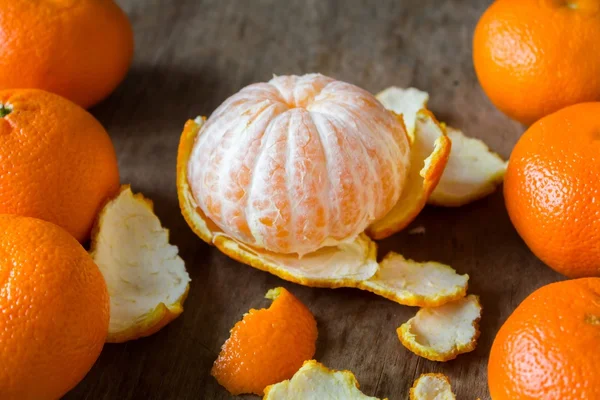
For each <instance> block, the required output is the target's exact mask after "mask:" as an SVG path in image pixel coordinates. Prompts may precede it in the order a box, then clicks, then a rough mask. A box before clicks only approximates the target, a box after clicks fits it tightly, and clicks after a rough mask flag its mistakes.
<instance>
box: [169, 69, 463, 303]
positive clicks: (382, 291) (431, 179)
mask: <svg viewBox="0 0 600 400" xmlns="http://www.w3.org/2000/svg"><path fill="white" fill-rule="evenodd" d="M317 78H318V79H322V78H323V77H321V76H320V75H316V76H313V75H309V76H305V77H302V78H299V77H287V78H286V79H291V80H294V79H296V80H304V81H307V82H308V81H310V79H317ZM327 79H329V78H327ZM304 81H303V82H304ZM305 83H306V82H305ZM305 83H304V85H305ZM265 85H266V84H265ZM258 87H262V86H261V85H259V86H258ZM342 87H346V86H345V85H342ZM250 88H252V86H251V87H250ZM255 89H256V88H254V89H252V90H255ZM244 90H248V91H251V90H250V89H249V88H246V89H244ZM244 90H242V92H240V93H243V92H244ZM297 90H299V91H300V92H302V90H306V88H305V87H304V86H302V85H300V88H298V89H297ZM352 90H354V89H352ZM356 90H358V91H359V93H361V96H366V97H367V94H365V93H363V92H361V91H360V89H356ZM317 98H319V97H318V96H317ZM229 101H230V100H228V101H227V102H229ZM240 101H242V102H243V101H245V100H240ZM369 101H374V102H377V100H372V99H370V98H369ZM227 102H226V103H227ZM357 104H358V105H360V104H362V103H360V102H357ZM369 104H370V103H369ZM346 107H348V109H350V110H352V109H353V107H355V106H354V105H352V104H350V103H349V104H347V105H346ZM384 111H385V110H384ZM311 112H313V111H311ZM344 112H345V111H344ZM378 112H379V111H378ZM390 114H391V115H392V116H393V117H394V118H395V119H396V120H397V121H399V122H400V127H402V129H403V125H402V122H401V121H402V118H401V116H398V115H394V114H393V113H390ZM244 118H245V117H244ZM217 119H218V118H217ZM415 121H416V124H415V125H416V126H415V136H416V137H417V138H416V140H415V142H414V143H412V147H411V150H410V151H411V153H412V154H411V156H410V158H411V159H412V160H413V161H414V162H413V163H412V165H410V166H406V167H407V170H408V171H407V176H406V183H405V184H404V185H403V188H402V194H401V196H400V199H399V201H398V203H397V204H396V205H394V206H393V207H392V209H391V210H390V211H389V212H388V213H387V214H386V215H385V216H383V217H382V218H381V219H380V220H379V221H377V224H376V225H372V227H371V228H370V229H368V231H367V233H369V234H372V235H373V236H376V237H385V236H388V235H391V234H393V233H394V232H397V231H398V230H400V229H402V228H404V227H405V226H406V225H408V224H409V223H410V222H411V221H412V220H413V219H414V218H415V217H416V216H417V214H418V213H419V211H420V210H421V209H422V208H423V207H424V206H425V202H426V200H427V196H428V195H429V194H430V192H431V190H432V189H433V188H434V187H435V183H436V182H437V179H438V178H439V176H440V175H441V174H442V172H443V168H444V165H445V163H446V161H447V158H448V154H449V152H450V141H449V140H448V139H447V138H446V135H445V132H444V130H443V128H442V127H441V126H440V125H439V124H438V123H437V121H436V120H435V117H434V116H433V115H432V114H431V113H429V112H427V111H423V113H419V118H416V116H415ZM205 123H206V122H205V119H204V118H200V117H198V118H196V119H195V120H190V121H188V122H187V123H186V125H185V128H184V130H183V133H182V135H181V140H180V142H179V152H178V156H177V193H178V197H179V204H180V207H181V211H182V214H183V216H184V217H185V220H186V221H187V223H188V224H189V226H190V227H191V228H192V230H193V231H194V232H195V233H196V234H197V235H198V236H199V237H200V238H201V239H202V240H204V241H205V242H207V243H209V244H212V245H215V246H216V247H217V248H218V249H219V250H221V251H222V252H223V253H225V254H227V255H228V256H230V257H232V258H234V259H236V260H238V261H240V262H242V263H245V264H248V265H251V266H253V267H255V268H258V269H260V270H264V271H268V272H270V273H272V274H275V275H277V276H279V277H280V278H282V279H286V280H289V281H292V282H296V283H299V284H302V285H307V286H316V287H329V288H338V287H355V288H360V289H364V290H369V291H372V292H374V293H377V294H378V295H381V296H384V297H386V298H389V299H391V300H393V301H397V302H399V303H401V304H405V303H406V304H413V305H414V303H415V302H416V303H417V304H419V305H427V304H429V301H430V300H431V298H430V297H427V296H425V297H424V296H422V294H421V293H418V291H417V292H412V291H411V289H413V288H415V289H419V288H418V287H417V286H415V285H412V284H410V285H406V284H405V281H404V278H405V277H404V275H403V272H402V269H403V267H402V265H401V264H394V266H393V267H392V268H386V269H387V270H386V271H385V273H383V274H377V272H378V270H379V265H378V264H377V262H376V258H377V246H376V245H375V243H373V242H372V241H371V240H370V239H369V237H368V236H367V235H365V234H364V233H359V234H358V235H357V236H356V237H354V238H352V239H348V240H346V241H343V242H340V243H337V244H336V245H331V243H329V245H325V244H323V246H322V247H319V248H318V249H317V250H316V251H313V252H310V253H307V254H302V255H299V254H298V253H280V252H276V251H269V250H267V249H264V248H260V247H258V246H256V244H254V245H253V244H251V243H247V242H244V241H242V240H238V239H235V238H234V237H231V236H230V235H228V234H227V233H226V232H224V231H223V230H222V229H221V228H219V227H218V226H217V225H216V224H215V223H214V222H213V221H212V220H211V219H210V218H208V216H207V214H206V213H205V212H204V211H203V209H202V208H201V207H200V206H199V205H198V203H197V202H196V199H195V197H194V194H193V190H192V188H191V186H190V182H189V179H188V172H189V166H190V164H191V163H193V160H194V158H193V154H192V152H193V149H194V146H195V143H197V142H198V141H199V140H200V139H201V138H202V137H203V135H204V133H203V132H204V131H203V127H204V125H205ZM406 140H408V139H406ZM307 162H308V161H307ZM315 162H317V161H315ZM319 162H320V161H319ZM326 164H327V163H326ZM199 168H201V166H200V167H199ZM260 190H262V189H260ZM278 190H279V189H278ZM286 196H287V194H286ZM356 206H357V207H359V205H356ZM410 263H413V262H410ZM416 270H417V269H415V271H416ZM433 296H434V297H437V296H438V295H437V294H435V295H433ZM451 297H452V296H446V295H445V294H442V296H441V297H439V298H436V300H434V301H440V302H443V301H450V300H451V299H452V298H451Z"/></svg>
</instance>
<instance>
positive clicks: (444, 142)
mask: <svg viewBox="0 0 600 400" xmlns="http://www.w3.org/2000/svg"><path fill="white" fill-rule="evenodd" d="M451 147H452V143H451V141H450V139H449V138H448V136H447V135H446V131H445V128H444V127H443V126H442V125H440V123H439V122H438V121H437V120H436V119H435V116H434V115H433V114H432V113H431V112H430V111H428V110H421V111H419V112H418V113H417V116H416V123H415V141H414V143H413V145H412V148H411V167H410V170H409V173H408V177H407V182H406V185H405V187H404V189H403V191H402V195H401V196H400V200H398V203H397V204H396V205H395V206H394V208H392V210H391V211H390V212H389V213H388V214H387V215H386V216H384V217H383V218H382V219H380V220H379V221H377V222H375V223H374V224H372V225H371V226H370V227H369V228H368V229H367V234H368V235H369V236H370V237H371V238H373V239H385V238H386V237H388V236H391V235H393V234H394V233H396V232H399V231H401V230H402V229H404V228H405V227H406V226H408V224H410V223H411V222H412V221H413V220H414V219H415V218H416V217H417V215H418V214H419V212H421V210H422V209H423V207H425V204H426V203H427V199H428V198H429V196H430V195H431V193H432V192H433V190H434V189H435V187H436V186H437V184H438V182H439V180H440V177H441V176H442V173H443V172H444V168H445V167H446V163H447V162H448V158H449V157H450V150H451Z"/></svg>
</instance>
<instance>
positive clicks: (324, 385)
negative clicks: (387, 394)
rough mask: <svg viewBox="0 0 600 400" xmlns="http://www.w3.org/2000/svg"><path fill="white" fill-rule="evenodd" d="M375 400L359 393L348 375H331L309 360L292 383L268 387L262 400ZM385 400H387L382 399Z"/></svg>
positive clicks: (352, 378)
mask: <svg viewBox="0 0 600 400" xmlns="http://www.w3.org/2000/svg"><path fill="white" fill-rule="evenodd" d="M295 399H303V400H324V399H344V400H379V399H377V398H376V397H370V396H367V395H365V394H364V393H362V392H361V391H360V389H359V384H358V381H357V380H356V377H355V376H354V374H353V373H352V372H350V371H334V370H331V369H329V368H327V367H325V366H324V365H323V364H321V363H319V362H317V361H315V360H310V361H306V362H305V363H304V365H303V366H302V368H300V369H299V370H298V372H296V374H295V375H294V376H293V378H292V379H290V380H286V381H283V382H279V383H277V384H275V385H271V386H268V387H267V388H266V389H265V396H264V397H263V400H295ZM383 400H387V399H383Z"/></svg>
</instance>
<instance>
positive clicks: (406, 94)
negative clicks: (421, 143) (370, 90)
mask: <svg viewBox="0 0 600 400" xmlns="http://www.w3.org/2000/svg"><path fill="white" fill-rule="evenodd" d="M375 97H376V98H377V100H379V101H380V102H381V104H383V106H384V107H385V108H387V109H388V110H390V111H393V112H394V113H396V114H398V115H402V117H403V118H404V125H405V126H406V133H407V134H408V137H409V139H410V142H411V143H414V141H415V125H416V122H417V121H416V116H417V113H418V112H419V111H420V110H422V109H426V108H427V102H428V101H429V93H427V92H423V91H422V90H419V89H415V88H408V89H402V88H399V87H396V86H391V87H389V88H387V89H385V90H383V91H381V92H379V93H378V94H377V95H376V96H375Z"/></svg>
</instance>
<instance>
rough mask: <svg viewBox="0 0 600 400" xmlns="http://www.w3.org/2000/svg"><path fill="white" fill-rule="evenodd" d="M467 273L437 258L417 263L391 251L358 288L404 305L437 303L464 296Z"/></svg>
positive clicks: (434, 304) (423, 305)
mask: <svg viewBox="0 0 600 400" xmlns="http://www.w3.org/2000/svg"><path fill="white" fill-rule="evenodd" d="M468 281H469V275H458V274H457V273H456V271H455V270H454V269H452V268H451V267H449V266H447V265H444V264H440V263H437V262H433V261H431V262H425V263H419V262H416V261H413V260H407V259H405V258H404V257H403V256H401V255H400V254H397V253H394V252H391V253H389V254H388V255H386V256H385V258H384V259H383V260H382V261H381V263H380V264H379V269H378V271H377V273H376V274H375V275H374V276H373V277H372V278H370V279H369V280H367V281H364V282H362V283H361V288H362V289H365V290H369V291H371V292H373V293H376V294H378V295H380V296H383V297H385V298H387V299H390V300H392V301H395V302H397V303H400V304H403V305H407V306H419V307H437V306H440V305H442V304H445V303H448V302H452V301H454V300H458V299H460V298H462V297H464V296H465V295H466V293H467V286H468Z"/></svg>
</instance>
